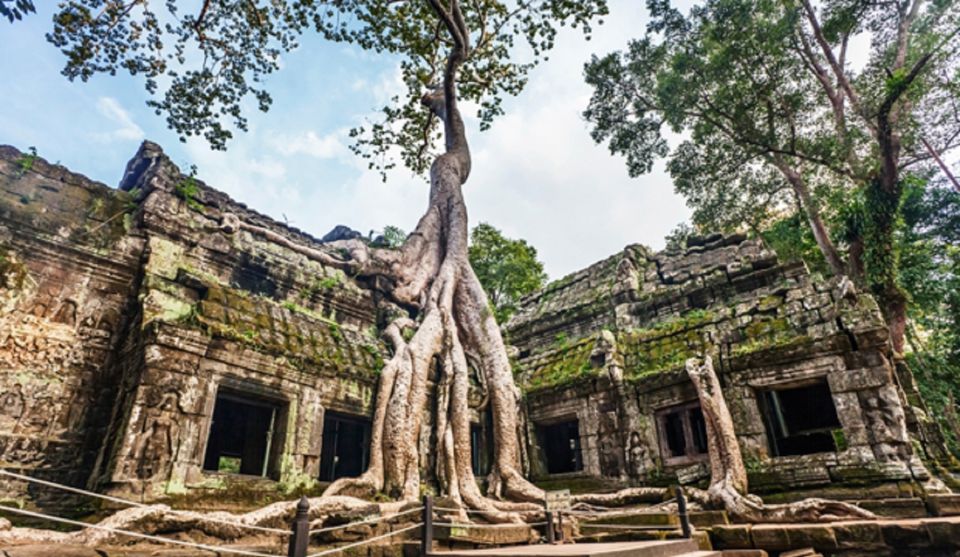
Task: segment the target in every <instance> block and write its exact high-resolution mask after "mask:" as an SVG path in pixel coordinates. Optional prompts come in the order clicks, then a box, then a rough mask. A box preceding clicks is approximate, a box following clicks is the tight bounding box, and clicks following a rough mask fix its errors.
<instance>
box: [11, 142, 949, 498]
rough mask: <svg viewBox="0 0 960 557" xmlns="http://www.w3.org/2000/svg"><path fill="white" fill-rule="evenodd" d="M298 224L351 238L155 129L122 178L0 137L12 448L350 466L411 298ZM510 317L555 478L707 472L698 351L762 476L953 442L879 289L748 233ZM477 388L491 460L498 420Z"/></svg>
mask: <svg viewBox="0 0 960 557" xmlns="http://www.w3.org/2000/svg"><path fill="white" fill-rule="evenodd" d="M251 230H256V232H252V231H251ZM298 246H309V247H311V248H313V249H330V250H335V249H336V247H335V245H328V244H324V243H323V242H321V241H319V240H317V239H315V238H313V237H311V236H309V235H307V234H305V233H303V232H301V231H299V230H296V229H294V228H291V227H289V226H285V225H284V224H281V223H278V222H276V221H274V220H272V219H270V218H268V217H265V216H264V215H261V214H259V213H257V212H256V211H254V210H252V209H249V208H247V207H245V206H244V205H242V204H240V203H237V202H236V201H234V200H232V199H230V198H229V197H227V196H226V195H224V194H223V193H220V192H218V191H216V190H214V189H212V188H209V187H207V186H206V185H204V184H203V183H202V182H200V181H198V180H197V179H195V178H194V177H192V176H187V175H184V174H183V173H181V171H180V170H179V169H178V168H177V167H176V166H175V165H173V164H172V163H171V162H170V161H169V160H168V159H167V158H166V156H165V155H164V154H163V153H162V151H161V150H160V149H159V147H158V146H156V145H154V144H151V143H145V144H144V145H143V147H141V149H140V151H139V152H138V153H137V155H136V156H135V157H134V159H133V160H131V161H130V163H129V165H128V167H127V169H126V172H125V174H124V177H123V179H122V181H121V183H120V184H119V188H117V189H114V188H111V187H108V186H106V185H103V184H100V183H96V182H93V181H91V180H89V179H87V178H85V177H83V176H80V175H77V174H74V173H71V172H69V171H68V170H66V169H64V168H63V167H60V166H54V165H51V164H48V163H46V162H45V161H44V160H43V159H40V158H33V157H31V156H30V155H26V154H24V153H21V152H19V151H17V150H16V149H13V148H11V147H2V148H0V467H2V468H6V469H11V470H19V471H24V472H26V473H29V474H31V475H34V476H37V477H42V478H48V479H53V480H55V481H58V482H62V483H66V484H70V485H74V486H81V487H87V488H89V489H94V490H97V491H101V492H108V493H116V494H121V495H123V496H126V497H135V498H137V499H142V500H156V499H163V498H167V497H202V496H204V495H206V494H211V493H212V494H216V493H219V492H222V491H223V490H224V489H227V488H235V489H232V490H231V491H233V492H237V491H239V492H243V493H255V494H259V495H258V497H259V496H262V495H263V494H268V495H269V494H274V495H276V496H277V497H280V496H283V495H285V494H288V493H290V492H291V491H293V490H297V489H305V490H311V489H316V488H318V487H320V486H322V485H325V482H329V481H331V480H333V479H336V478H339V477H349V476H354V475H357V474H359V473H360V472H361V471H362V470H364V469H365V468H366V465H367V461H366V460H367V457H368V455H367V451H368V437H369V430H370V418H371V414H372V411H373V407H372V401H373V399H374V397H375V395H376V392H375V391H376V385H377V378H378V373H379V370H380V368H381V367H382V365H383V359H384V357H385V355H386V347H385V346H384V345H383V344H382V343H381V341H380V340H379V336H380V327H381V326H382V325H383V324H384V323H385V322H386V319H387V312H390V311H396V310H397V308H391V307H388V306H387V305H386V304H384V303H382V300H380V298H379V296H378V294H377V291H378V290H377V285H376V284H368V283H364V282H363V281H360V280H357V279H355V278H352V277H349V276H346V275H344V274H343V273H342V272H340V271H336V270H333V269H330V268H325V267H324V266H322V265H321V264H320V263H317V262H315V261H313V260H311V259H308V258H307V257H305V256H304V255H302V253H301V252H298ZM505 332H506V336H507V340H508V342H509V343H510V344H512V345H513V346H514V347H515V351H514V354H513V356H514V360H515V370H516V377H517V380H518V383H519V384H520V386H521V389H522V392H523V395H524V397H523V399H522V401H521V404H522V407H523V409H524V410H525V415H526V431H525V441H526V455H525V457H526V463H525V465H526V466H527V469H528V472H529V474H530V476H531V477H533V478H535V479H536V480H537V481H539V482H541V483H543V485H549V484H550V482H551V481H552V480H554V479H561V480H563V481H564V482H565V484H566V485H576V484H577V482H581V483H583V484H584V485H586V484H589V485H591V487H595V486H596V485H597V484H598V483H600V484H609V485H610V486H611V487H612V486H621V485H666V484H671V483H676V482H677V481H679V482H681V483H694V484H695V483H697V482H702V481H704V480H705V479H706V475H707V467H706V463H705V458H706V455H705V453H706V438H705V432H704V424H703V417H702V414H701V413H700V411H699V406H698V404H697V402H696V400H697V397H696V394H695V393H694V391H693V387H692V385H691V383H690V381H689V379H688V378H687V377H686V375H685V372H684V371H683V363H684V361H685V360H686V359H687V358H688V357H691V356H695V355H700V354H702V353H706V352H709V353H713V354H716V361H717V364H718V372H719V373H720V374H721V379H722V381H723V383H724V391H725V395H726V397H727V400H728V402H729V404H730V407H731V410H732V412H733V416H734V420H735V422H736V427H737V433H738V435H739V437H740V442H741V445H742V447H743V450H744V453H745V457H746V461H747V463H748V468H749V472H750V480H751V485H752V486H753V487H754V488H755V489H756V490H757V491H761V492H764V491H766V492H772V491H778V492H796V493H800V492H803V491H810V490H821V491H825V490H833V491H832V493H841V492H842V490H844V489H851V490H856V491H857V493H859V495H858V496H857V497H858V498H872V499H888V500H891V499H896V500H898V501H900V502H901V503H902V506H906V507H909V506H910V505H915V504H916V502H917V501H919V499H916V496H915V494H916V492H917V491H916V486H918V485H920V484H921V483H922V482H924V481H926V480H928V479H929V472H928V469H929V466H925V465H924V461H926V462H927V463H928V464H929V463H930V462H934V461H936V460H937V459H940V458H941V457H942V456H943V455H941V454H940V453H938V452H937V444H936V440H935V439H933V440H932V441H931V439H930V433H929V432H928V431H927V430H926V429H924V427H923V425H922V424H921V423H920V422H919V421H918V419H917V412H915V411H914V410H913V408H912V407H913V406H917V405H919V404H920V403H919V402H918V399H916V398H915V395H916V393H915V388H914V387H913V385H912V383H911V382H910V381H909V375H908V374H898V373H896V369H895V366H894V363H893V362H892V360H891V354H890V352H889V349H888V345H887V336H886V330H885V326H884V323H883V321H882V319H881V317H880V315H879V312H878V310H877V307H876V304H875V303H874V301H873V300H872V299H871V298H870V297H869V296H867V295H863V294H861V295H857V294H856V293H855V292H851V291H849V290H847V289H845V288H843V285H840V284H838V283H837V281H826V280H823V279H820V278H817V277H813V276H811V275H810V274H808V272H807V271H806V269H805V268H804V266H803V265H802V264H780V263H778V261H777V260H776V258H775V257H774V256H773V255H772V254H771V253H770V252H768V251H766V250H765V249H764V248H763V247H762V246H761V245H760V244H759V243H758V242H757V241H754V240H747V239H746V238H744V237H739V236H728V237H720V236H714V237H707V238H699V239H694V240H692V241H691V242H690V243H689V244H688V246H687V248H686V249H685V250H683V251H682V252H675V253H673V252H663V253H652V252H650V251H649V250H646V249H645V248H643V247H640V246H628V247H627V248H626V249H625V250H624V251H623V252H621V253H618V254H616V255H614V256H613V257H610V258H608V259H606V260H604V261H601V262H599V263H597V264H595V265H593V266H591V267H589V268H587V269H584V270H582V271H579V272H577V273H574V274H573V275H570V276H568V277H566V278H564V279H562V280H560V281H557V282H555V283H553V284H551V285H550V286H548V287H547V288H546V289H544V290H543V291H541V292H539V293H537V294H535V295H532V296H530V297H528V298H527V299H525V300H524V302H523V306H522V308H521V310H520V311H519V312H518V314H517V315H515V316H514V317H513V319H512V320H511V321H510V322H509V323H507V324H506V325H505ZM474 398H475V399H474V400H472V401H471V404H472V406H473V408H474V412H473V418H472V419H473V421H474V426H473V428H472V441H473V447H472V448H473V451H472V452H473V466H474V468H475V470H476V472H477V473H478V474H483V473H484V471H485V470H486V468H487V467H488V465H489V459H490V452H491V442H490V439H489V438H488V430H489V420H490V418H489V416H488V413H487V412H485V411H484V410H483V408H482V401H481V397H480V396H479V395H478V396H476V397H474ZM425 427H430V424H429V423H427V424H426V425H425ZM423 437H424V438H426V437H428V436H423ZM423 450H426V447H424V448H423ZM422 461H423V462H426V463H427V466H428V467H429V468H430V469H431V470H432V469H433V463H432V462H431V461H430V459H429V458H424V459H422ZM425 477H430V475H429V474H426V475H425ZM240 488H242V489H240ZM0 491H2V493H4V494H6V496H7V497H11V498H15V499H19V500H21V501H22V502H24V503H26V504H28V505H36V506H41V507H57V506H61V507H67V506H69V505H70V504H71V501H70V500H69V498H67V496H65V495H64V494H63V493H62V492H56V493H55V492H49V491H45V490H44V489H42V488H40V487H37V486H30V487H28V486H27V484H23V483H19V482H17V481H10V480H6V479H4V480H2V481H0ZM261 500H262V499H261ZM920 505H921V508H922V503H920Z"/></svg>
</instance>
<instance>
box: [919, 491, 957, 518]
mask: <svg viewBox="0 0 960 557" xmlns="http://www.w3.org/2000/svg"><path fill="white" fill-rule="evenodd" d="M927 505H929V506H930V511H931V512H933V514H934V515H936V516H960V494H956V493H944V494H939V495H937V494H931V495H927Z"/></svg>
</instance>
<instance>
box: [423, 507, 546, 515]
mask: <svg viewBox="0 0 960 557" xmlns="http://www.w3.org/2000/svg"><path fill="white" fill-rule="evenodd" d="M433 510H435V511H445V512H451V513H458V512H460V511H463V512H465V513H467V514H491V513H492V512H494V513H496V512H500V513H509V512H514V511H502V510H500V509H493V510H492V511H482V510H477V509H455V508H452V507H434V508H433ZM516 512H530V511H516Z"/></svg>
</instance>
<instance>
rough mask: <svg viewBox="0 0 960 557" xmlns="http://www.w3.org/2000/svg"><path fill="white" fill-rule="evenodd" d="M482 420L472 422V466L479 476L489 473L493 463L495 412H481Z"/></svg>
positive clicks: (475, 473)
mask: <svg viewBox="0 0 960 557" xmlns="http://www.w3.org/2000/svg"><path fill="white" fill-rule="evenodd" d="M480 420H481V422H480V423H471V424H470V466H471V468H473V474H474V475H475V476H477V477H478V478H482V477H485V476H486V475H487V474H489V473H490V467H491V464H492V463H493V439H492V438H491V433H492V432H493V414H492V413H491V412H480Z"/></svg>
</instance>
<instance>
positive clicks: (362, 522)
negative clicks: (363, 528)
mask: <svg viewBox="0 0 960 557" xmlns="http://www.w3.org/2000/svg"><path fill="white" fill-rule="evenodd" d="M422 510H423V507H417V508H415V509H409V510H406V511H403V512H402V513H397V514H392V515H390V516H378V517H374V518H370V519H367V520H359V521H357V522H350V523H348V524H340V525H339V526H330V527H329V528H318V529H316V530H310V534H311V535H313V534H322V533H324V532H334V531H336V530H343V529H344V528H349V527H351V526H360V525H361V524H372V523H374V522H382V521H385V520H392V519H394V518H398V517H401V516H404V515H408V514H411V513H418V512H420V511H422Z"/></svg>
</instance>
